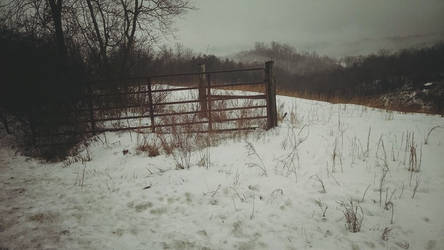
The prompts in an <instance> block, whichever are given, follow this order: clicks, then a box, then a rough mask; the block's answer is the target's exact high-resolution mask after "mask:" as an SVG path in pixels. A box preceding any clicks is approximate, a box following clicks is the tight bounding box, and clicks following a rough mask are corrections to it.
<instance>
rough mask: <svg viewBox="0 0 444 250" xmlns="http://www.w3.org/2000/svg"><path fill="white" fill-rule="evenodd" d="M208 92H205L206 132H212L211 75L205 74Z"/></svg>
mask: <svg viewBox="0 0 444 250" xmlns="http://www.w3.org/2000/svg"><path fill="white" fill-rule="evenodd" d="M207 82H208V91H207V101H208V131H209V132H211V131H212V130H213V120H212V118H211V75H210V74H207Z"/></svg>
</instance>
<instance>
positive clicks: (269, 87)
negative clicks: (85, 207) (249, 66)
mask: <svg viewBox="0 0 444 250" xmlns="http://www.w3.org/2000/svg"><path fill="white" fill-rule="evenodd" d="M273 78H274V77H273V61H268V62H266V63H265V84H266V85H265V95H266V98H267V129H271V128H274V127H276V126H277V110H276V84H275V82H274V79H273Z"/></svg>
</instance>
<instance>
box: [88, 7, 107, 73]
mask: <svg viewBox="0 0 444 250" xmlns="http://www.w3.org/2000/svg"><path fill="white" fill-rule="evenodd" d="M86 3H87V4H88V9H89V13H90V15H91V20H92V22H93V25H94V31H95V33H96V37H97V41H98V42H99V49H100V56H101V64H102V65H105V64H106V63H107V55H106V47H105V43H104V42H103V39H102V36H101V34H100V30H99V25H98V24H97V19H96V16H95V14H94V8H93V6H92V4H91V0H86ZM104 32H106V31H104Z"/></svg>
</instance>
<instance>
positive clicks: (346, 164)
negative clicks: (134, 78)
mask: <svg viewBox="0 0 444 250" xmlns="http://www.w3.org/2000/svg"><path fill="white" fill-rule="evenodd" d="M278 101H279V104H280V112H282V113H283V112H287V115H286V117H285V119H284V121H282V122H281V123H280V124H279V127H278V128H276V129H273V130H270V131H266V132H264V131H262V132H253V133H250V134H248V135H247V136H243V137H241V138H239V137H237V138H234V139H228V140H225V141H223V142H221V143H220V144H219V145H217V146H213V147H210V148H207V149H202V150H199V151H196V152H194V153H193V154H192V155H191V165H192V166H191V168H189V169H185V170H176V163H175V161H174V160H173V159H172V157H170V156H165V155H160V156H157V157H148V156H146V155H145V154H137V153H136V147H137V144H138V143H137V140H138V139H140V138H138V136H137V134H135V133H131V134H129V133H107V134H106V140H105V135H103V134H102V135H100V136H99V137H100V138H101V139H100V140H97V141H96V142H93V143H92V144H91V145H90V146H89V147H88V149H87V150H85V151H83V152H82V155H83V156H85V155H86V154H87V153H89V154H90V156H91V158H92V160H91V161H86V162H83V163H82V162H73V163H70V162H68V161H67V162H64V163H53V164H48V163H43V162H39V161H37V160H35V159H30V158H27V157H24V156H21V155H20V154H19V153H16V152H15V150H14V146H13V145H14V141H13V138H11V137H8V136H2V138H1V140H0V142H1V148H0V200H1V203H0V248H2V249H4V248H6V249H308V248H310V249H341V250H342V249H444V237H443V236H444V216H442V211H443V209H444V192H443V190H444V165H443V164H444V128H442V127H436V128H435V129H433V131H432V132H431V133H430V134H429V136H428V138H427V135H428V133H429V131H430V129H432V128H433V127H435V126H444V118H442V117H439V116H431V115H424V114H401V113H396V112H386V111H383V110H375V109H370V108H366V107H362V106H356V105H343V104H340V105H333V104H329V103H322V102H315V101H307V100H301V99H295V98H289V97H278ZM426 138H427V139H428V140H427V144H425V143H424V141H425V139H426ZM407 141H408V142H409V143H408V144H409V145H410V144H411V142H412V141H414V143H413V144H414V146H415V147H416V150H413V149H412V148H411V147H410V146H411V145H410V146H409V145H406V144H407ZM124 150H129V153H127V154H123V151H124ZM412 150H413V151H412ZM414 151H416V156H417V157H416V166H418V167H419V165H420V169H419V171H418V172H411V171H408V168H409V164H410V163H411V162H412V161H413V160H414V159H413V158H411V157H412V153H414ZM421 152H422V153H421ZM256 153H257V154H256ZM84 158H87V157H84ZM202 159H205V160H206V163H207V164H204V165H205V166H207V167H208V168H207V167H202V166H201V165H202V164H199V163H201V162H202ZM71 160H73V159H71ZM384 175H385V178H382V177H383V176H384ZM323 186H324V187H323ZM381 187H382V189H381ZM324 189H325V190H324ZM350 201H352V202H353V205H358V206H359V207H360V208H362V210H361V209H360V208H358V210H354V211H357V213H358V217H359V216H361V214H362V215H363V220H362V227H361V229H360V232H356V233H352V232H350V231H349V230H348V229H347V228H346V221H345V218H344V212H345V208H344V204H345V205H347V204H348V205H349V204H350ZM384 232H385V233H384Z"/></svg>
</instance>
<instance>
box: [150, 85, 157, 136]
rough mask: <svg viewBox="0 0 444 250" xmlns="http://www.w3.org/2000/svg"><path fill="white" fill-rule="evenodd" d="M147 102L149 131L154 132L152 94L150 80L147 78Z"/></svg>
mask: <svg viewBox="0 0 444 250" xmlns="http://www.w3.org/2000/svg"><path fill="white" fill-rule="evenodd" d="M148 101H149V103H150V118H151V131H153V133H154V132H156V127H155V125H154V105H153V94H152V88H151V78H148Z"/></svg>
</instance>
